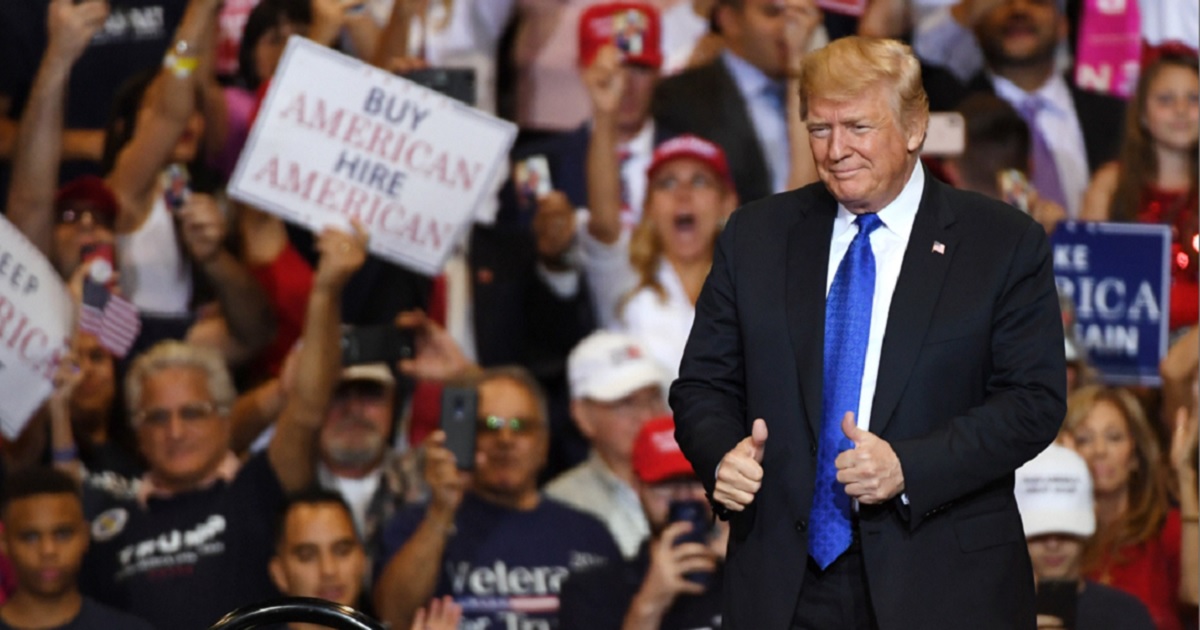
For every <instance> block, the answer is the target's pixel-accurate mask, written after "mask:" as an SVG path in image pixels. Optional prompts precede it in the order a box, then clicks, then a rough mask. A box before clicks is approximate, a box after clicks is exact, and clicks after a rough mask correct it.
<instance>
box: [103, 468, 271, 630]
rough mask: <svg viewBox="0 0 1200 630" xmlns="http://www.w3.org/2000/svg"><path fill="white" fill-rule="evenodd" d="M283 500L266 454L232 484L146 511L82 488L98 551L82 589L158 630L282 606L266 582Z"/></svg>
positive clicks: (115, 493) (152, 504)
mask: <svg viewBox="0 0 1200 630" xmlns="http://www.w3.org/2000/svg"><path fill="white" fill-rule="evenodd" d="M283 501H284V493H283V488H282V487H281V486H280V485H279V479H278V478H277V477H276V476H275V471H274V470H273V469H272V468H271V465H270V462H269V461H268V460H267V457H266V455H265V454H260V455H257V456H255V457H252V458H251V459H250V460H249V461H247V462H246V463H245V465H244V466H243V467H242V469H241V470H240V471H239V472H238V474H237V476H236V477H235V478H234V480H233V481H232V482H229V483H227V482H224V481H218V482H217V483H216V484H214V485H213V486H211V487H209V488H206V489H204V490H197V491H194V492H186V493H182V494H179V495H176V496H173V497H170V498H164V499H159V498H150V499H149V500H148V501H147V503H146V505H145V506H144V507H143V506H141V505H140V504H139V503H138V502H137V501H136V500H135V499H133V498H131V497H129V496H123V495H122V493H121V492H120V491H119V489H117V488H108V489H99V488H98V487H97V485H96V484H94V483H88V484H85V485H84V504H85V512H88V513H89V517H90V516H92V514H94V515H95V516H94V518H92V519H91V521H92V527H91V530H92V545H91V548H90V549H89V550H88V553H87V555H86V556H85V557H84V566H83V574H82V576H81V588H82V589H83V590H84V592H85V593H87V594H89V595H91V596H93V597H95V598H96V599H99V600H100V601H102V602H104V603H107V604H109V605H111V606H114V607H116V608H119V609H121V610H125V611H127V612H130V613H133V614H134V615H137V616H139V617H142V618H144V619H146V620H147V621H149V622H150V623H151V625H153V626H154V627H156V628H159V630H187V629H189V628H196V629H201V628H207V627H209V626H210V625H212V624H213V623H214V622H216V621H217V620H218V619H220V618H221V617H223V616H224V615H225V614H226V613H228V612H230V611H232V610H234V609H235V608H240V607H241V606H244V605H247V604H252V603H257V602H261V601H264V600H267V599H271V598H274V597H278V596H279V592H278V591H277V590H276V589H275V587H274V585H273V584H272V583H271V580H270V577H269V574H268V572H267V563H268V561H269V560H270V558H271V555H272V553H273V547H272V538H273V531H272V528H273V527H274V522H275V520H276V518H277V515H278V513H279V510H280V509H282V507H283Z"/></svg>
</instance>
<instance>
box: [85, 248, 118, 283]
mask: <svg viewBox="0 0 1200 630" xmlns="http://www.w3.org/2000/svg"><path fill="white" fill-rule="evenodd" d="M79 263H80V264H82V265H86V264H88V263H91V264H92V266H91V268H90V269H89V270H88V277H89V278H90V279H91V280H92V282H95V283H96V284H102V285H104V286H105V287H107V288H108V290H109V291H112V290H113V288H115V287H116V284H117V274H116V251H115V250H114V249H113V244H112V243H88V244H87V245H84V246H83V247H82V248H80V250H79Z"/></svg>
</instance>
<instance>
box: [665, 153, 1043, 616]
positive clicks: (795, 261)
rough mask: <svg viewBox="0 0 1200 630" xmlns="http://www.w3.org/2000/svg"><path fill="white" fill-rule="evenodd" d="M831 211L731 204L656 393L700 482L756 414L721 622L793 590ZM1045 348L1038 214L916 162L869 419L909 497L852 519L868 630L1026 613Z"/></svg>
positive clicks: (806, 497) (818, 195)
mask: <svg viewBox="0 0 1200 630" xmlns="http://www.w3.org/2000/svg"><path fill="white" fill-rule="evenodd" d="M836 213H837V209H836V202H835V200H834V199H833V197H832V196H831V195H830V194H829V193H828V192H827V191H826V189H825V187H824V186H823V185H822V184H820V183H817V184H814V185H810V186H807V187H805V188H801V189H799V190H795V191H790V192H786V193H782V194H778V195H774V196H772V197H769V198H767V199H764V200H762V201H759V202H756V203H753V204H750V205H749V206H746V207H743V208H741V209H740V210H738V211H737V212H735V213H734V215H733V218H732V219H731V220H730V222H729V223H728V225H727V227H726V228H725V230H724V232H723V233H722V234H721V237H720V239H719V241H718V245H717V250H716V253H715V255H714V259H713V266H712V272H711V274H710V275H709V278H708V281H707V282H706V283H705V286H704V290H703V291H702V293H701V295H700V298H699V301H698V302H697V304H696V319H695V324H694V325H693V327H692V332H691V337H690V338H689V340H688V345H687V349H686V351H685V352H684V357H683V362H682V365H681V366H680V376H679V380H677V381H676V382H675V384H674V386H673V387H672V389H671V406H672V407H673V409H674V411H675V419H676V427H677V428H676V436H677V438H678V439H679V444H680V446H681V447H682V448H683V451H684V453H685V454H686V455H687V456H688V458H689V459H690V460H691V462H692V464H693V466H694V467H695V469H696V471H697V473H698V475H699V476H700V478H701V479H702V480H703V481H704V483H705V484H706V485H707V486H708V490H709V493H710V496H711V493H712V485H713V483H714V481H715V479H714V471H715V469H716V466H717V464H718V462H720V460H721V458H722V457H723V456H724V455H725V454H726V453H727V452H728V451H729V450H730V449H732V448H733V447H734V445H736V444H737V443H738V442H739V441H740V440H742V439H743V438H744V437H746V436H747V435H748V434H749V429H750V425H751V423H752V422H753V420H754V419H755V418H763V419H765V420H766V422H767V427H768V431H769V437H768V439H767V443H766V448H765V452H764V459H763V469H764V479H763V482H762V487H761V489H760V490H759V492H758V494H757V495H756V497H755V499H754V502H753V503H752V504H751V506H750V508H749V509H747V510H746V511H744V512H741V513H735V514H732V516H731V517H730V522H731V529H732V535H731V540H730V546H729V556H728V566H727V572H726V577H727V579H726V585H727V587H726V593H725V595H726V598H725V624H726V627H727V628H732V629H736V630H742V629H753V630H775V629H781V630H782V629H786V628H788V627H789V623H790V620H791V617H792V614H793V609H794V606H795V604H796V601H797V597H798V594H799V592H800V589H801V584H802V579H803V575H804V570H805V569H804V567H805V562H806V559H807V553H808V551H807V544H808V543H807V533H806V532H807V528H808V518H809V508H810V506H811V503H812V486H813V481H814V476H815V460H816V452H817V437H816V436H818V435H819V434H820V427H819V425H820V422H821V407H822V381H823V374H822V370H823V346H824V323H823V322H824V319H825V284H826V275H827V274H826V272H827V266H828V259H829V245H830V238H831V234H832V227H833V220H834V218H835V216H836ZM935 241H936V242H940V243H942V244H944V253H937V252H936V251H934V250H933V243H934V242H935ZM1062 347H1063V337H1062V320H1061V319H1060V315H1059V310H1058V300H1057V297H1056V295H1055V289H1054V278H1053V269H1052V263H1051V257H1050V250H1049V246H1048V244H1047V240H1046V236H1045V233H1044V232H1043V230H1042V228H1041V227H1040V226H1038V225H1037V224H1036V223H1034V222H1033V221H1032V220H1030V219H1029V217H1028V216H1025V215H1023V214H1021V213H1019V212H1017V211H1016V210H1014V209H1012V208H1011V207H1008V206H1006V205H1003V204H1000V203H999V202H996V201H994V200H991V199H988V198H986V197H983V196H980V195H976V194H973V193H968V192H964V191H959V190H955V189H953V188H950V187H949V186H946V185H944V184H942V183H941V182H938V181H936V180H934V179H933V178H932V177H929V176H927V177H926V185H925V191H924V195H923V196H922V198H921V203H920V206H919V209H918V211H917V215H916V220H915V223H914V225H913V231H912V235H911V237H910V239H909V245H908V248H907V250H906V252H905V255H904V262H903V264H902V267H901V271H900V277H899V282H898V284H897V286H896V291H895V295H894V297H893V299H892V306H891V310H890V312H889V315H888V322H887V328H886V333H885V337H884V340H883V348H882V355H881V358H880V364H879V380H878V384H877V387H876V391H875V400H874V411H873V412H872V420H871V427H870V429H871V431H872V432H873V433H875V434H876V435H878V436H880V437H881V438H883V439H884V440H886V441H888V443H889V444H891V446H892V448H893V449H894V450H895V452H896V454H897V456H898V457H899V459H900V463H901V466H902V469H903V472H904V478H905V493H906V494H907V496H908V498H909V499H910V501H911V503H910V504H909V505H907V506H905V505H903V504H902V503H901V502H900V499H899V497H897V498H895V499H893V500H892V501H890V502H887V503H885V504H883V505H876V506H869V505H863V506H862V507H861V510H860V513H859V527H860V530H861V538H862V554H863V557H864V560H865V564H866V573H867V576H868V582H869V587H870V593H871V599H872V603H873V606H874V609H875V614H876V618H877V620H878V622H879V627H880V628H881V629H883V630H892V629H899V628H972V629H979V628H997V629H999V628H1005V629H1011V628H1033V627H1034V612H1033V611H1034V590H1033V579H1032V578H1033V573H1032V569H1031V566H1030V562H1029V557H1028V553H1027V551H1026V547H1025V536H1024V533H1023V530H1022V526H1021V519H1020V516H1019V515H1018V513H1017V507H1016V503H1015V501H1014V499H1013V493H1012V489H1013V471H1014V470H1015V469H1016V468H1017V467H1019V466H1020V465H1021V464H1022V463H1024V462H1025V461H1027V460H1029V459H1030V458H1032V457H1033V456H1034V455H1036V454H1037V453H1038V452H1040V451H1041V450H1042V449H1043V448H1044V447H1045V446H1046V445H1047V444H1048V443H1049V442H1050V441H1051V440H1052V439H1053V438H1054V436H1055V434H1056V433H1057V431H1058V427H1059V425H1060V423H1061V421H1062V418H1063V415H1064V414H1065V412H1066V405H1065V389H1066V384H1065V374H1066V367H1065V362H1064V358H1063V350H1062Z"/></svg>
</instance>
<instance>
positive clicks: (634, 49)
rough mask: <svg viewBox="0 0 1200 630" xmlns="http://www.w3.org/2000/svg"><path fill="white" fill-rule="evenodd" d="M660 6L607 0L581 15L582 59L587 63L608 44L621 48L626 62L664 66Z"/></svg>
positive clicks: (580, 55)
mask: <svg viewBox="0 0 1200 630" xmlns="http://www.w3.org/2000/svg"><path fill="white" fill-rule="evenodd" d="M661 33H662V25H661V24H660V22H659V18H658V9H656V8H654V7H653V6H651V5H648V4H643V3H641V2H607V3H604V4H597V5H593V6H590V7H588V8H587V10H586V11H584V12H583V15H581V16H580V17H579V63H580V65H582V66H584V67H587V66H589V65H591V64H592V60H593V59H595V58H596V53H597V52H599V50H600V48H602V47H603V46H605V45H606V44H614V45H616V47H617V48H618V49H620V51H621V54H622V56H623V59H624V61H625V63H633V64H637V65H640V66H649V67H651V68H661V67H662V61H663V60H662V35H661Z"/></svg>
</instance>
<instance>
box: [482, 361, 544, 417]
mask: <svg viewBox="0 0 1200 630" xmlns="http://www.w3.org/2000/svg"><path fill="white" fill-rule="evenodd" d="M473 380H474V381H475V384H476V386H479V385H483V384H484V383H487V382H490V381H499V380H506V381H512V382H514V383H516V384H517V385H520V386H521V387H523V388H524V389H525V391H527V392H529V395H531V396H533V399H534V400H535V401H537V407H538V413H539V414H540V415H541V416H542V418H541V420H542V422H545V423H547V427H548V426H549V422H550V408H549V405H548V404H547V402H546V392H545V390H543V389H542V386H541V384H540V383H538V381H537V379H536V378H534V377H533V374H531V373H530V372H529V370H527V369H525V368H523V367H521V366H519V365H504V366H500V367H494V368H488V369H486V370H484V371H483V374H480V375H479V377H478V378H476V379H473Z"/></svg>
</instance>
